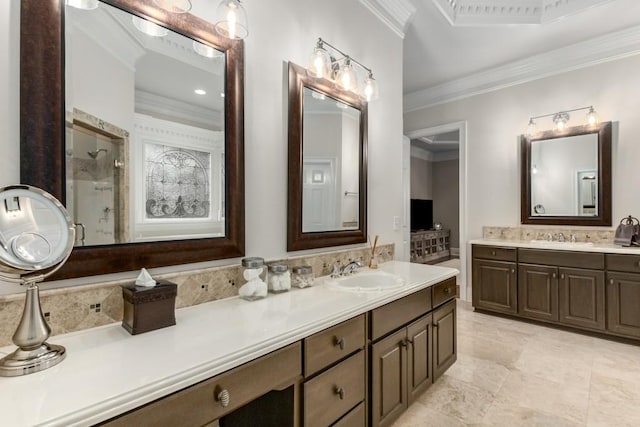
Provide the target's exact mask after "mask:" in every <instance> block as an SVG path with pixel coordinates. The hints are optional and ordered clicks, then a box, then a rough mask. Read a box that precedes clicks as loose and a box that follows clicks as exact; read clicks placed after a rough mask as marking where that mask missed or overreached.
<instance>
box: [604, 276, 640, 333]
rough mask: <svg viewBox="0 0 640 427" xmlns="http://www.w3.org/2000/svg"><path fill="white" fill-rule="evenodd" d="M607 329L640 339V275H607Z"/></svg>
mask: <svg viewBox="0 0 640 427" xmlns="http://www.w3.org/2000/svg"><path fill="white" fill-rule="evenodd" d="M607 320H608V325H607V329H608V330H609V331H610V332H613V333H615V334H619V335H624V336H627V337H632V338H640V274H630V273H617V272H614V273H608V274H607Z"/></svg>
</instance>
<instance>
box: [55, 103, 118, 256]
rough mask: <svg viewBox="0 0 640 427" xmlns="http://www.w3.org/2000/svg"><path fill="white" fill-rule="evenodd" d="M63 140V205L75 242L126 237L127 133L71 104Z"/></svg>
mask: <svg viewBox="0 0 640 427" xmlns="http://www.w3.org/2000/svg"><path fill="white" fill-rule="evenodd" d="M66 141H67V142H66V171H67V180H66V181H67V186H66V190H67V195H66V202H67V203H66V205H67V211H68V212H69V215H70V216H71V217H72V219H73V222H74V223H75V224H76V229H77V232H76V246H93V245H105V244H113V243H122V242H126V241H127V239H126V230H127V224H126V222H127V221H126V217H127V212H126V207H125V206H126V203H125V200H126V197H127V195H126V194H125V192H126V188H127V186H126V184H125V183H126V181H127V177H126V176H125V174H126V168H124V167H123V166H124V164H125V159H124V157H125V155H126V152H127V150H126V146H127V144H128V133H127V132H126V131H124V130H122V129H120V128H118V127H116V126H113V125H110V124H108V123H106V122H104V121H103V120H100V119H98V118H96V117H94V116H91V115H89V114H87V113H84V112H82V111H79V110H77V109H75V110H74V112H73V117H72V120H68V121H67V127H66Z"/></svg>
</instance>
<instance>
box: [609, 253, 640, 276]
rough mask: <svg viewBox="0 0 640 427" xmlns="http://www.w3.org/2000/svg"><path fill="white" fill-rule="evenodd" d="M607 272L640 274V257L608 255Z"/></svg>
mask: <svg viewBox="0 0 640 427" xmlns="http://www.w3.org/2000/svg"><path fill="white" fill-rule="evenodd" d="M606 257H607V270H609V271H624V272H628V273H640V255H621V254H607V255H606Z"/></svg>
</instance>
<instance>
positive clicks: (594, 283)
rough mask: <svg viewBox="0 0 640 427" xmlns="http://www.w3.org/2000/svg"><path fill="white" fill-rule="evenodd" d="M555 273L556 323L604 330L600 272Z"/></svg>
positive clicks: (568, 270)
mask: <svg viewBox="0 0 640 427" xmlns="http://www.w3.org/2000/svg"><path fill="white" fill-rule="evenodd" d="M559 273H560V281H559V306H560V322H561V323H564V324H566V325H571V326H578V327H585V328H589V329H601V330H604V328H605V316H604V272H602V271H596V270H583V269H575V268H560V269H559Z"/></svg>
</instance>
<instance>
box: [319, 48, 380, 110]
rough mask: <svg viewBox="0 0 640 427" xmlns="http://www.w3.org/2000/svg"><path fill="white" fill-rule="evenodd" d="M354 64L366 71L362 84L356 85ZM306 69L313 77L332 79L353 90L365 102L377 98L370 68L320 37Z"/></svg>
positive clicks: (340, 85) (344, 87) (346, 88)
mask: <svg viewBox="0 0 640 427" xmlns="http://www.w3.org/2000/svg"><path fill="white" fill-rule="evenodd" d="M354 65H357V66H358V67H359V68H360V69H362V70H363V71H364V72H365V73H366V76H367V77H366V78H365V79H364V84H362V85H358V73H357V72H356V68H355V67H354ZM307 69H308V70H309V72H310V73H311V75H312V76H313V77H316V78H321V79H328V80H333V81H334V82H335V84H336V85H337V86H338V87H339V88H340V89H343V90H349V91H352V92H355V93H357V94H358V95H360V96H361V97H362V98H363V99H364V100H366V101H367V102H370V101H375V100H376V99H378V82H377V81H376V79H375V78H374V77H373V71H371V68H369V67H366V66H365V65H363V64H362V63H361V62H359V61H356V60H355V59H353V58H352V57H351V56H350V55H347V54H346V53H344V52H342V51H341V50H340V49H338V48H337V47H335V46H333V45H332V44H330V43H328V42H326V41H324V40H322V38H318V41H317V42H316V47H315V48H314V49H313V54H312V55H311V60H310V62H309V67H308V68H307Z"/></svg>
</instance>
